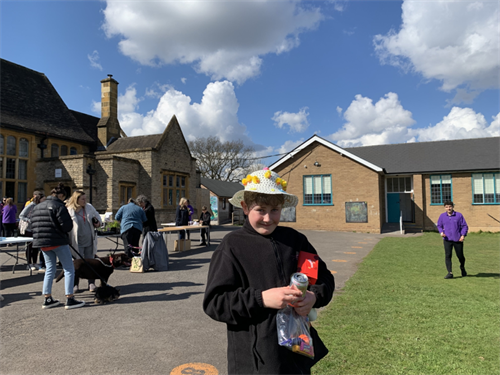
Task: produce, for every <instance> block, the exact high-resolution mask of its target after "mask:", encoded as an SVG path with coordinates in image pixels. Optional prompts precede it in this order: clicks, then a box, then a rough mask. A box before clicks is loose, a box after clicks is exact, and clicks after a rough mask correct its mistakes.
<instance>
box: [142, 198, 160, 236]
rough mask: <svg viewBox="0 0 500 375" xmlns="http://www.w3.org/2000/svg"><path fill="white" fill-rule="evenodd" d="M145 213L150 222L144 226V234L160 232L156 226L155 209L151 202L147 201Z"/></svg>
mask: <svg viewBox="0 0 500 375" xmlns="http://www.w3.org/2000/svg"><path fill="white" fill-rule="evenodd" d="M144 213H145V214H146V218H147V219H148V220H147V221H146V222H144V223H143V224H142V232H143V233H147V232H156V231H157V230H158V226H157V224H156V218H155V208H154V207H153V205H152V204H151V203H150V202H149V201H146V205H145V207H144Z"/></svg>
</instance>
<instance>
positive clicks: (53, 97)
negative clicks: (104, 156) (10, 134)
mask: <svg viewBox="0 0 500 375" xmlns="http://www.w3.org/2000/svg"><path fill="white" fill-rule="evenodd" d="M0 64H1V65H0V71H1V74H0V79H1V83H0V87H1V90H0V102H1V106H0V112H1V114H2V116H1V124H2V127H7V128H12V129H16V130H22V131H27V132H30V133H35V134H46V135H49V136H53V137H58V138H61V139H69V140H73V141H78V142H79V143H94V142H95V141H94V139H93V138H92V137H91V136H89V135H88V134H87V133H86V132H85V131H84V130H83V129H82V126H81V125H80V124H79V123H78V121H77V120H76V118H75V116H73V114H72V112H71V111H70V110H69V109H68V107H67V106H66V104H65V103H64V102H63V100H62V99H61V97H60V96H59V94H58V93H57V91H56V90H55V89H54V87H53V86H52V84H51V83H50V81H49V80H48V78H47V77H46V76H45V75H44V74H43V73H39V72H36V71H34V70H31V69H28V68H25V67H24V66H21V65H17V64H14V63H12V62H10V61H7V60H4V59H0Z"/></svg>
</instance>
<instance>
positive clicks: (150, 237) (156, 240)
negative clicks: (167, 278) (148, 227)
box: [141, 232, 168, 271]
mask: <svg viewBox="0 0 500 375" xmlns="http://www.w3.org/2000/svg"><path fill="white" fill-rule="evenodd" d="M141 260H142V266H143V268H144V270H145V271H147V270H148V269H149V268H154V270H155V271H168V251H167V245H166V244H165V241H164V240H163V236H162V234H161V233H159V232H148V233H147V234H146V238H145V239H144V242H143V243H142V252H141Z"/></svg>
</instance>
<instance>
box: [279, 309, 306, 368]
mask: <svg viewBox="0 0 500 375" xmlns="http://www.w3.org/2000/svg"><path fill="white" fill-rule="evenodd" d="M276 327H277V329H278V344H279V345H281V346H284V347H286V348H287V349H289V350H291V351H292V352H294V353H297V354H301V355H304V356H306V357H308V358H312V359H314V347H313V340H312V337H311V334H310V332H309V322H308V321H307V317H304V316H301V315H299V314H297V312H296V311H295V309H294V308H293V307H290V306H287V307H285V308H284V309H281V310H279V311H278V313H277V314H276Z"/></svg>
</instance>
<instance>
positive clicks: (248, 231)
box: [203, 220, 335, 374]
mask: <svg viewBox="0 0 500 375" xmlns="http://www.w3.org/2000/svg"><path fill="white" fill-rule="evenodd" d="M301 250H304V251H307V252H310V253H314V254H317V252H316V250H315V249H314V248H313V247H312V245H311V244H310V243H309V241H308V240H307V238H306V237H305V236H304V235H303V234H301V233H299V232H297V231H296V230H294V229H292V228H286V227H280V226H278V227H277V228H276V229H275V230H274V232H273V233H272V234H271V235H270V236H263V235H261V234H259V233H257V232H256V231H255V230H254V229H253V228H252V226H251V225H250V224H249V222H248V220H247V221H246V222H245V224H244V225H243V228H242V229H239V230H236V231H234V232H232V233H229V234H228V235H226V236H225V237H224V239H223V240H222V243H221V244H220V245H219V246H218V247H217V249H216V250H215V252H214V254H213V256H212V260H211V262H210V270H209V272H208V281H207V288H206V291H205V298H204V300H203V309H204V311H205V313H206V314H208V315H209V316H210V317H211V318H212V319H215V320H217V321H220V322H224V323H226V324H227V334H228V349H227V357H228V373H229V374H308V373H310V369H311V367H312V366H313V365H314V364H315V363H316V362H317V361H319V360H320V359H321V358H323V357H324V356H325V355H326V354H327V353H328V350H327V349H326V347H325V346H324V344H323V343H322V341H321V339H320V338H319V336H318V335H317V332H316V330H315V329H314V328H311V335H312V338H313V346H314V349H315V358H314V360H311V359H309V358H307V357H305V356H303V355H300V354H296V353H293V352H292V351H290V350H288V349H287V348H285V347H281V346H279V345H278V338H277V328H276V314H277V312H278V310H275V309H270V308H265V307H264V306H263V301H262V292H263V291H264V290H267V289H270V288H276V287H283V286H287V285H289V284H290V277H291V276H292V274H294V273H295V272H297V261H298V254H299V252H300V251H301ZM334 289H335V282H334V278H333V276H332V274H331V273H330V271H328V269H327V268H326V264H325V263H324V262H323V261H322V260H320V264H319V273H318V281H317V282H316V284H315V285H310V286H309V290H311V291H313V292H314V294H315V295H316V303H315V305H314V307H322V306H325V305H327V304H328V303H329V302H330V300H331V298H332V295H333V291H334Z"/></svg>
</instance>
